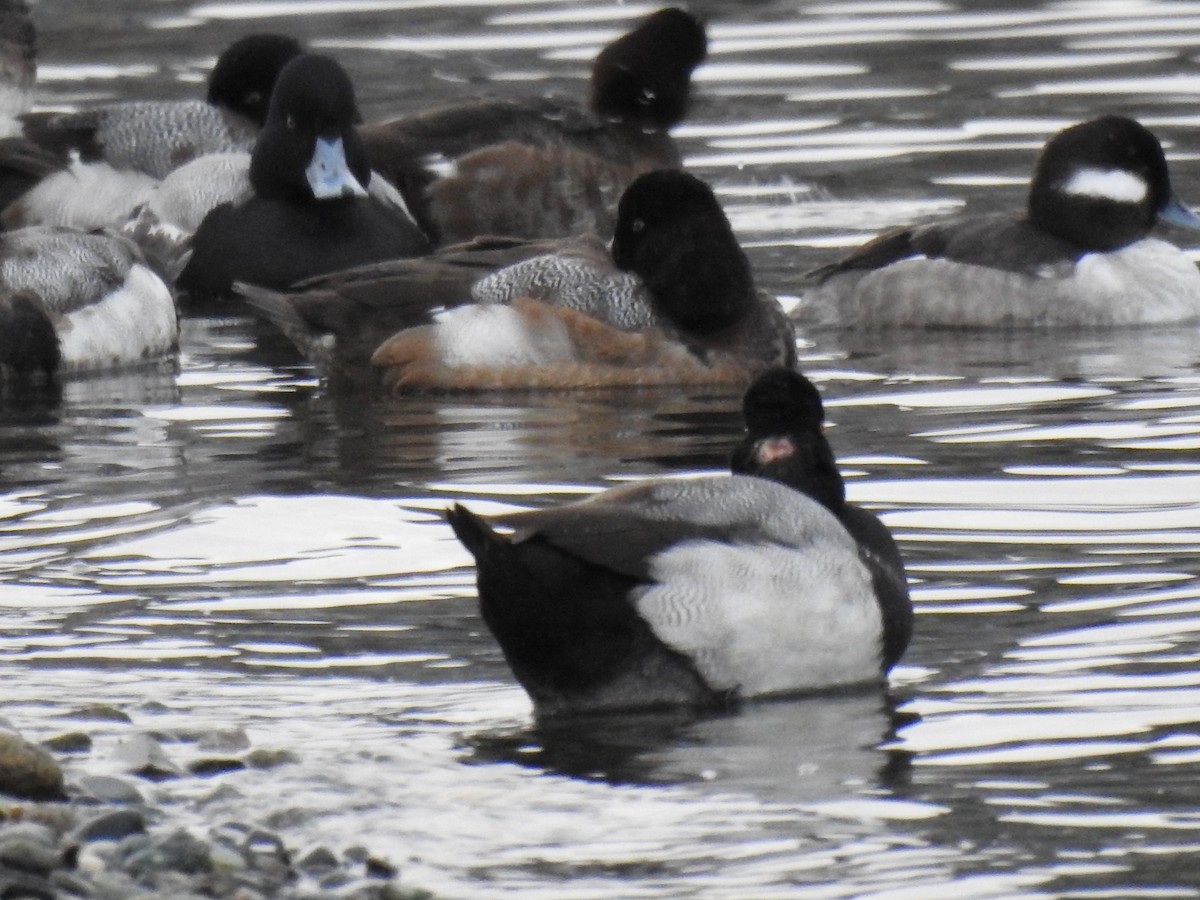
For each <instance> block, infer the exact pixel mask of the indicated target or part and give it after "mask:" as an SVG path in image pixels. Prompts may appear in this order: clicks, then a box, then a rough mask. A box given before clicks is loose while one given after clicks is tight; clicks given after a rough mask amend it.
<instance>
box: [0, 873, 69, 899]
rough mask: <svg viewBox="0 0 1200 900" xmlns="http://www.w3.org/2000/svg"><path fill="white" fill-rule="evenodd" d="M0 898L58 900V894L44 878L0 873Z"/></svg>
mask: <svg viewBox="0 0 1200 900" xmlns="http://www.w3.org/2000/svg"><path fill="white" fill-rule="evenodd" d="M0 897H4V898H6V900H7V898H9V897H12V898H20V900H58V892H57V891H55V890H54V888H53V886H51V885H50V883H49V882H48V881H46V879H44V878H38V877H37V876H33V875H23V874H21V873H19V872H0Z"/></svg>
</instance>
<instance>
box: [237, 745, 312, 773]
mask: <svg viewBox="0 0 1200 900" xmlns="http://www.w3.org/2000/svg"><path fill="white" fill-rule="evenodd" d="M245 759H246V765H248V766H250V768H252V769H273V768H275V767H276V766H282V765H284V764H285V763H294V762H298V761H299V760H298V757H297V756H296V754H295V753H293V752H292V751H291V750H263V749H261V748H260V749H258V750H251V751H250V752H249V753H247V754H246V757H245Z"/></svg>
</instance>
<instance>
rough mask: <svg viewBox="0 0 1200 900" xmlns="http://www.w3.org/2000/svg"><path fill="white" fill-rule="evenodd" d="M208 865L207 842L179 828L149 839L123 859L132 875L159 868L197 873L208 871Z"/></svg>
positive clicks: (209, 868) (151, 871)
mask: <svg viewBox="0 0 1200 900" xmlns="http://www.w3.org/2000/svg"><path fill="white" fill-rule="evenodd" d="M212 867H213V864H212V854H211V853H210V852H209V849H208V844H206V843H205V842H204V841H202V840H200V839H199V838H197V837H193V836H192V835H191V834H190V833H189V832H187V831H185V830H184V829H182V828H180V829H177V830H176V831H173V832H171V833H170V834H168V835H167V836H166V837H164V838H161V839H157V840H153V841H151V842H150V844H149V846H145V847H141V848H140V849H138V850H137V851H136V852H134V853H132V854H130V855H129V856H128V857H127V858H126V859H125V868H126V870H127V871H129V872H130V873H131V874H132V875H133V876H134V877H135V878H136V877H138V876H141V875H146V874H149V873H157V872H163V871H168V872H182V873H184V874H185V875H199V874H201V873H204V872H210V871H212Z"/></svg>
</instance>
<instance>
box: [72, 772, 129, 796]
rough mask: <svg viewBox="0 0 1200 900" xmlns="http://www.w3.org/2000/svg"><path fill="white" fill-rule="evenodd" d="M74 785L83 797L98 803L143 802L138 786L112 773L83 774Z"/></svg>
mask: <svg viewBox="0 0 1200 900" xmlns="http://www.w3.org/2000/svg"><path fill="white" fill-rule="evenodd" d="M74 787H75V788H76V791H77V793H78V795H81V799H87V800H93V801H95V802H97V803H142V802H143V801H144V799H145V798H143V797H142V792H141V791H139V790H138V789H137V787H136V786H134V785H132V784H130V783H129V782H128V781H125V780H124V779H123V778H116V777H115V776H112V775H81V776H80V777H79V780H78V781H77V782H76V783H75V785H74Z"/></svg>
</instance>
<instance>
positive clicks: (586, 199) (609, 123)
mask: <svg viewBox="0 0 1200 900" xmlns="http://www.w3.org/2000/svg"><path fill="white" fill-rule="evenodd" d="M707 52H708V39H707V34H706V31H705V27H704V25H703V24H702V23H701V22H700V21H699V20H698V19H696V18H695V17H694V16H692V15H691V14H689V13H687V12H685V11H684V10H682V9H677V8H673V7H669V8H665V9H660V10H658V11H657V12H655V13H653V14H651V15H649V16H647V17H646V18H644V19H643V20H642V21H640V22H639V23H638V24H637V26H636V27H635V28H633V29H632V30H631V31H629V32H628V33H627V34H624V35H622V36H621V37H619V38H618V39H616V40H615V41H613V42H612V43H611V44H609V45H607V46H606V47H604V48H603V49H602V50H601V51H600V53H599V54H598V55H597V56H596V58H595V60H594V63H593V67H592V74H591V87H590V98H589V100H588V102H587V105H586V106H583V105H581V104H579V103H578V102H577V101H574V100H568V99H564V98H561V97H542V98H529V99H500V98H478V99H472V100H463V101H459V102H456V103H451V104H448V105H444V106H439V107H436V108H432V109H427V110H423V111H421V112H418V113H414V114H410V115H407V116H402V117H400V118H396V119H392V120H390V121H386V122H381V123H375V124H371V125H367V126H364V127H363V129H362V135H363V142H364V146H365V147H366V151H367V158H368V160H369V161H370V163H371V166H372V168H374V169H375V170H376V171H378V172H380V173H381V174H382V175H383V176H384V177H385V178H386V179H388V180H389V181H390V182H391V183H392V184H394V185H395V186H396V187H397V188H399V189H400V191H401V193H403V194H404V196H405V199H406V200H407V201H408V204H409V208H410V209H412V211H413V213H414V215H415V216H416V217H417V221H418V222H420V223H421V225H422V227H423V229H424V230H425V231H426V233H427V234H429V235H430V236H431V238H432V239H433V240H434V242H435V243H438V244H455V243H461V242H464V241H468V240H470V239H471V238H474V237H478V236H480V235H503V236H509V237H524V238H548V237H573V236H575V235H577V234H580V233H583V232H595V233H597V234H599V235H601V236H602V237H604V238H606V239H607V238H608V237H610V236H611V234H612V229H613V226H614V224H615V218H614V209H615V206H616V203H617V200H618V199H619V198H620V196H621V193H622V192H623V191H624V189H625V188H626V187H627V186H628V185H629V183H630V182H631V181H632V180H633V179H634V178H635V177H636V176H637V175H639V174H641V173H643V172H647V171H650V170H652V169H661V168H678V167H679V166H680V165H681V164H682V162H681V158H680V154H679V150H678V148H677V147H676V146H675V143H674V142H673V140H672V139H671V136H670V134H669V130H670V129H671V128H672V127H673V126H674V125H676V124H678V123H679V122H680V121H681V120H682V119H683V118H684V116H685V115H686V113H687V109H688V102H689V98H690V90H691V76H692V72H693V70H694V69H695V68H696V67H697V66H699V65H700V64H701V63H702V62H703V61H704V59H705V57H706V55H707Z"/></svg>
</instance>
